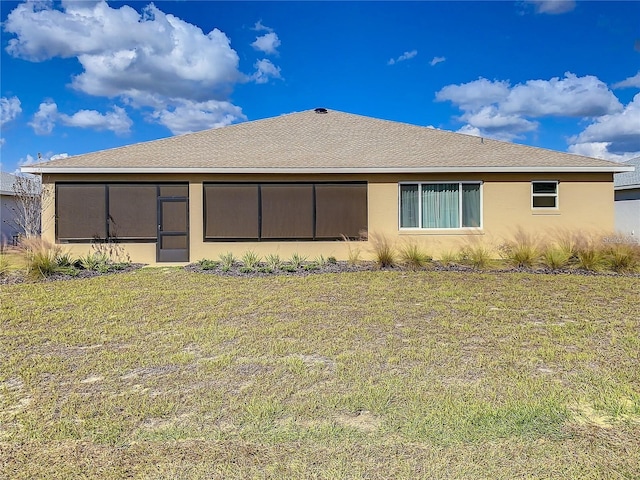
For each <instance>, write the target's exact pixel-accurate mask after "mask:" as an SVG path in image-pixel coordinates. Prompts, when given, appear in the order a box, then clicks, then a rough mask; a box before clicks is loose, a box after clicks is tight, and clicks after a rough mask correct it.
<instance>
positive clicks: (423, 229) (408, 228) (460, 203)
mask: <svg viewBox="0 0 640 480" xmlns="http://www.w3.org/2000/svg"><path fill="white" fill-rule="evenodd" d="M448 183H457V184H458V195H459V198H460V201H459V202H458V204H459V207H458V218H460V223H462V185H463V184H467V185H480V226H478V227H462V226H460V227H452V228H442V227H440V228H429V227H423V226H421V224H422V201H419V202H418V226H417V227H403V226H402V224H401V222H402V188H401V187H402V185H418V196H419V197H420V193H421V192H422V185H442V184H448ZM483 187H484V182H483V181H481V180H462V181H461V180H441V181H437V182H433V181H429V182H412V181H405V182H398V230H400V231H404V232H406V231H414V232H418V231H419V232H425V231H431V232H433V231H442V232H452V231H468V230H482V228H483V225H484V208H483V205H484V192H483V190H484V188H483ZM420 198H421V197H420Z"/></svg>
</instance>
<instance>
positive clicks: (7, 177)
mask: <svg viewBox="0 0 640 480" xmlns="http://www.w3.org/2000/svg"><path fill="white" fill-rule="evenodd" d="M18 178H19V177H18V176H17V175H14V174H12V173H7V172H0V195H15V194H16V188H14V185H15V183H16V181H17V180H18ZM33 179H34V182H35V183H34V182H28V183H21V185H20V186H18V187H17V190H18V191H19V192H22V191H24V190H25V188H29V189H31V188H33V192H34V193H39V191H40V179H39V177H33ZM24 193H27V192H26V191H24Z"/></svg>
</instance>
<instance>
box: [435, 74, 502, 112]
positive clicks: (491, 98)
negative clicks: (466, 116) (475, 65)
mask: <svg viewBox="0 0 640 480" xmlns="http://www.w3.org/2000/svg"><path fill="white" fill-rule="evenodd" d="M509 88H510V86H509V82H507V81H503V82H499V81H493V82H492V81H489V80H487V79H486V78H479V79H478V80H474V81H473V82H469V83H463V84H460V85H447V86H446V87H443V88H442V89H441V90H440V91H439V92H437V93H436V101H439V102H444V101H447V100H448V101H450V102H452V103H454V104H456V105H457V106H458V107H460V108H461V109H462V110H474V109H476V108H481V107H483V106H485V105H490V104H492V103H498V102H501V101H504V100H505V99H506V98H507V97H508V96H509Z"/></svg>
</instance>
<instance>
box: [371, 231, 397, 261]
mask: <svg viewBox="0 0 640 480" xmlns="http://www.w3.org/2000/svg"><path fill="white" fill-rule="evenodd" d="M369 240H370V243H371V249H372V250H373V258H374V260H375V262H376V263H377V264H378V266H379V267H381V268H382V267H391V266H393V265H394V264H395V263H396V252H395V250H394V248H393V245H391V243H389V240H388V239H387V237H386V236H384V235H374V234H371V235H370V236H369Z"/></svg>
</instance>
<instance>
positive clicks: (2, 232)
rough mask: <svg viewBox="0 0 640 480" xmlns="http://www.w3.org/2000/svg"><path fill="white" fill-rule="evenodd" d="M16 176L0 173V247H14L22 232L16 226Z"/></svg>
mask: <svg viewBox="0 0 640 480" xmlns="http://www.w3.org/2000/svg"><path fill="white" fill-rule="evenodd" d="M16 178H17V177H16V176H15V175H12V174H10V173H5V172H0V246H3V247H4V246H5V245H13V244H14V243H15V241H16V240H17V238H18V235H20V234H21V233H22V232H21V231H20V229H19V228H18V226H17V225H16V224H15V222H14V219H15V216H16V208H17V206H18V203H17V202H16V194H15V191H14V187H13V185H14V183H15V180H16Z"/></svg>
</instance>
